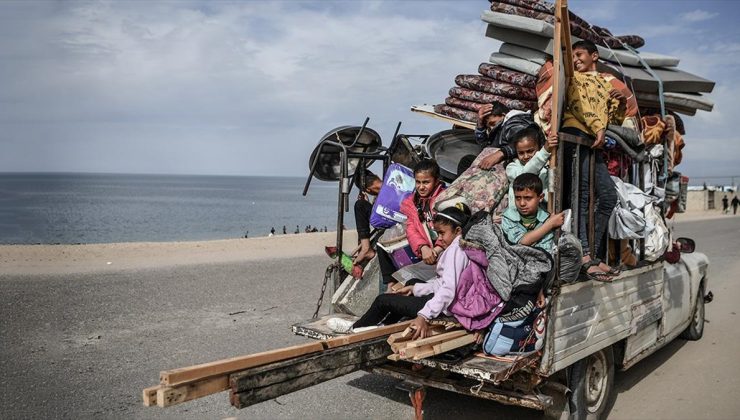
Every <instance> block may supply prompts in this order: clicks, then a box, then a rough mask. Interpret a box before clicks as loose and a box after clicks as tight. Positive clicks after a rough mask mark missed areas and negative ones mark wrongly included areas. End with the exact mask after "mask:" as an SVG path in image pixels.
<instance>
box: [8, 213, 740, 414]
mask: <svg viewBox="0 0 740 420" xmlns="http://www.w3.org/2000/svg"><path fill="white" fill-rule="evenodd" d="M676 236H689V237H693V238H694V239H696V242H697V245H698V250H699V251H702V252H704V253H706V254H707V255H708V256H709V258H710V261H711V268H710V270H711V271H710V278H711V280H710V288H711V290H712V291H713V292H714V295H715V301H714V302H713V303H712V304H710V305H708V306H707V315H706V317H707V322H708V323H707V325H706V329H705V334H704V338H703V339H702V340H701V341H698V342H686V341H682V340H677V341H674V342H673V343H671V344H669V345H668V346H666V347H664V348H663V349H662V350H660V351H658V352H657V353H655V354H653V355H652V356H650V357H649V358H647V359H645V360H643V361H641V362H640V363H638V364H637V365H636V366H635V367H633V368H632V369H630V370H628V371H626V372H620V373H618V374H617V378H616V389H617V391H618V396H617V400H616V404H615V405H614V408H613V410H612V415H611V418H625V419H632V418H646V419H656V418H671V419H677V418H686V419H696V418H714V419H718V418H728V419H729V418H738V417H740V398H737V389H738V388H740V362H738V354H740V334H738V333H737V331H738V328H737V324H735V322H738V316H737V312H738V308H737V306H735V303H737V302H740V285H738V284H737V283H736V281H737V279H738V273H740V261H738V255H740V252H738V249H740V217H737V218H732V217H727V218H725V219H721V220H712V221H696V222H686V223H683V224H679V225H677V228H676ZM328 262H329V260H328V259H327V258H325V257H320V258H318V257H317V258H303V259H298V260H273V261H260V262H249V263H239V264H227V265H224V264H219V265H208V266H202V265H201V266H192V267H179V268H173V269H166V270H164V269H162V270H141V271H125V272H118V273H109V274H98V275H95V274H86V275H64V276H61V275H60V276H25V277H24V276H2V275H0V290H2V292H1V293H0V372H2V374H0V416H2V417H3V418H5V419H10V418H62V417H64V418H100V417H105V418H199V419H200V418H226V417H237V418H270V419H272V418H342V419H345V418H393V419H395V418H412V416H413V410H412V408H411V406H410V404H409V402H408V398H407V394H406V393H405V392H404V391H400V390H398V389H396V388H395V385H396V383H397V382H396V381H395V380H391V379H387V378H384V377H380V376H375V375H369V374H366V373H363V372H358V373H355V374H352V375H348V376H345V377H342V378H339V379H335V380H333V381H329V382H326V383H324V384H320V385H317V386H315V387H312V388H309V389H307V390H303V391H299V392H296V393H293V394H290V395H286V396H283V397H280V398H278V399H276V400H272V401H267V402H264V403H261V404H258V405H256V406H253V407H249V408H246V409H244V410H236V409H234V408H232V407H231V406H230V405H229V403H228V397H227V394H226V393H221V394H217V395H213V396H210V397H207V398H203V399H200V400H197V401H193V402H189V403H186V404H182V405H179V406H175V407H171V408H168V409H160V408H156V407H155V408H146V407H143V406H142V403H141V390H142V389H143V388H145V387H147V386H151V385H155V384H156V383H157V382H158V375H159V371H160V370H164V369H168V368H176V367H182V366H187V365H192V364H196V363H201V362H208V361H213V360H217V359H221V358H225V357H230V356H236V355H242V354H247V353H252V352H257V351H262V350H268V349H272V348H276V347H282V346H287V345H292V344H298V343H301V342H304V341H305V339H304V338H302V337H297V336H294V335H292V333H291V332H290V328H289V326H290V325H291V324H292V323H295V322H298V321H301V320H304V319H307V318H309V317H310V315H311V313H312V312H313V305H314V304H315V300H316V297H317V295H318V292H319V287H320V283H321V280H322V278H323V271H324V268H325V266H326V264H327V263H328ZM230 314H233V315H230ZM425 415H426V418H429V419H435V418H440V419H441V418H445V419H447V418H451V417H453V416H455V417H458V418H466V419H468V418H509V419H519V418H521V419H524V418H536V417H538V416H539V414H538V413H537V412H535V411H530V410H526V409H522V408H516V407H506V406H503V405H499V404H497V403H493V402H490V401H484V400H478V399H474V398H470V397H464V396H460V395H457V394H453V393H449V392H444V391H438V390H430V391H429V392H428V394H427V398H426V402H425Z"/></svg>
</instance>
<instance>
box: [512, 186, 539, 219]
mask: <svg viewBox="0 0 740 420" xmlns="http://www.w3.org/2000/svg"><path fill="white" fill-rule="evenodd" d="M543 198H545V194H544V193H542V194H537V193H536V192H534V191H533V190H530V189H529V188H526V189H524V190H521V191H514V201H515V202H516V209H517V210H518V211H519V214H521V215H522V216H534V215H536V214H537V209H538V208H539V206H540V201H542V199H543Z"/></svg>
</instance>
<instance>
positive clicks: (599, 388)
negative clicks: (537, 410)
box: [568, 346, 615, 420]
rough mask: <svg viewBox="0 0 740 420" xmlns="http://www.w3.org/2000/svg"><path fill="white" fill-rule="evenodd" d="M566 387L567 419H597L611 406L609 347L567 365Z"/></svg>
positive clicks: (612, 383) (610, 349) (605, 414)
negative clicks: (567, 389) (569, 392)
mask: <svg viewBox="0 0 740 420" xmlns="http://www.w3.org/2000/svg"><path fill="white" fill-rule="evenodd" d="M568 388H570V390H571V391H572V393H571V395H570V401H569V403H570V418H571V419H574V420H599V419H605V418H606V417H607V416H608V415H609V411H611V408H612V406H613V405H614V397H615V394H614V352H613V351H612V348H611V346H610V347H607V348H605V349H601V350H599V351H597V352H596V353H594V354H592V355H590V356H587V357H585V358H583V359H581V360H579V361H577V362H576V363H574V364H573V365H572V366H571V367H570V371H569V378H568Z"/></svg>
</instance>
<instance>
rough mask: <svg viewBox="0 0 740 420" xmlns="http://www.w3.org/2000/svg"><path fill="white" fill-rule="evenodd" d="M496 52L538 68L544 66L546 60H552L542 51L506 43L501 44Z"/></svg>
mask: <svg viewBox="0 0 740 420" xmlns="http://www.w3.org/2000/svg"><path fill="white" fill-rule="evenodd" d="M498 52H500V53H501V54H506V55H510V56H512V57H517V58H521V59H522V60H527V61H531V62H532V63H535V64H538V65H540V66H541V65H543V64H545V62H546V61H547V60H549V59H552V57H551V56H550V55H548V54H545V53H543V52H542V51H537V50H533V49H531V48H527V47H522V46H519V45H515V44H508V43H503V44H502V45H501V48H499V49H498Z"/></svg>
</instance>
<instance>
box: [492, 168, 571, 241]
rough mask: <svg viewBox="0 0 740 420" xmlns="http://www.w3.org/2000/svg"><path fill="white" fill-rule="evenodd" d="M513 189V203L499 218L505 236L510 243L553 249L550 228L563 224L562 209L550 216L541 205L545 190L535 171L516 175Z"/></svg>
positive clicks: (553, 228) (551, 229)
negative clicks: (560, 211) (500, 218)
mask: <svg viewBox="0 0 740 420" xmlns="http://www.w3.org/2000/svg"><path fill="white" fill-rule="evenodd" d="M512 189H513V190H514V202H515V207H509V208H508V209H506V211H505V212H504V214H503V218H502V220H501V229H503V231H504V234H505V235H506V238H507V239H508V240H509V242H511V243H513V244H521V245H529V246H536V247H540V248H542V249H544V250H545V251H547V252H550V253H552V251H553V245H554V244H553V237H554V235H553V233H552V231H553V230H555V229H556V228H559V227H560V226H562V225H563V221H564V213H559V214H556V215H554V216H550V215H549V214H548V213H547V212H546V211H545V210H543V209H542V207H540V202H541V201H542V200H543V199H544V197H545V194H544V193H543V192H542V180H540V178H539V177H538V176H537V175H535V174H532V173H524V174H521V175H519V176H518V177H516V179H514V182H513V184H512Z"/></svg>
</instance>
